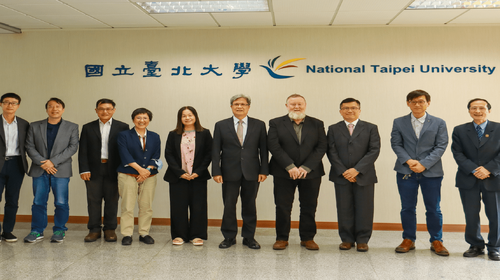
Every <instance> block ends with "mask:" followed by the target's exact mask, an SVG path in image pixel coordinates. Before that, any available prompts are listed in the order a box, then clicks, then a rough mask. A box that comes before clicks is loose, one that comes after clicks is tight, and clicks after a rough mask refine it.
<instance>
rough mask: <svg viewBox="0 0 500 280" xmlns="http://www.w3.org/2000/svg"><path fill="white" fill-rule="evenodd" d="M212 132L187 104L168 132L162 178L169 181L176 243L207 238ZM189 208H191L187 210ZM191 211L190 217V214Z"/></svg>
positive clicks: (201, 241) (171, 217)
mask: <svg viewBox="0 0 500 280" xmlns="http://www.w3.org/2000/svg"><path fill="white" fill-rule="evenodd" d="M211 149H212V135H211V134H210V131H209V130H208V129H205V128H203V127H202V126H201V124H200V121H199V119H198V113H197V112H196V110H195V109H194V108H193V107H191V106H184V107H182V108H180V109H179V112H178V113H177V127H176V128H175V129H174V130H172V131H170V133H169V134H168V139H167V145H166V147H165V159H166V160H167V163H168V169H167V172H166V173H165V176H164V177H163V179H164V180H165V181H167V182H169V185H170V221H171V225H170V232H171V235H172V244H173V245H182V244H184V242H188V241H190V242H192V243H193V245H197V246H199V245H203V240H206V239H207V219H208V217H207V180H209V179H210V178H211V177H210V173H209V172H208V165H209V164H210V161H211V154H210V152H211ZM188 209H189V211H188ZM188 213H189V214H190V217H189V215H188Z"/></svg>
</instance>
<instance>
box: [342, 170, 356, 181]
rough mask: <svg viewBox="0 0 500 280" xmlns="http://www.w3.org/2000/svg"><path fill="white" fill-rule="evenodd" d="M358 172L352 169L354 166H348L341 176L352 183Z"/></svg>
mask: <svg viewBox="0 0 500 280" xmlns="http://www.w3.org/2000/svg"><path fill="white" fill-rule="evenodd" d="M358 174H359V172H358V171H357V170H356V169H354V168H349V169H347V170H346V171H344V173H342V176H344V178H346V179H347V180H348V181H349V182H351V183H354V182H356V176H358Z"/></svg>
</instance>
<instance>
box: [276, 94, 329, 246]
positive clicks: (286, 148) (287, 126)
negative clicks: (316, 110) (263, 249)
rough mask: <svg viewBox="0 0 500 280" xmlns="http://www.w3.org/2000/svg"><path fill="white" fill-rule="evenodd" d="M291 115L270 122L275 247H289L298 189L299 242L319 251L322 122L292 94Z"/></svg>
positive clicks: (324, 143) (288, 105)
mask: <svg viewBox="0 0 500 280" xmlns="http://www.w3.org/2000/svg"><path fill="white" fill-rule="evenodd" d="M285 106H286V108H287V109H288V114H287V115H285V116H283V117H279V118H275V119H272V120H270V121H269V133H268V141H267V146H268V148H269V151H270V152H271V154H272V158H271V162H270V163H269V171H270V173H271V174H272V175H273V176H274V202H275V204H276V242H275V243H274V245H273V249H275V250H283V249H285V248H286V246H288V236H289V234H290V220H291V212H292V204H293V199H294V195H295V189H296V188H297V187H298V189H299V201H300V225H299V233H300V240H301V242H300V245H301V246H305V247H306V248H307V249H309V250H318V249H319V246H318V245H317V244H316V242H314V240H313V239H314V236H315V235H316V220H315V216H316V207H317V204H318V195H319V186H320V184H321V176H323V175H325V170H324V168H323V162H322V160H321V159H322V158H323V156H324V155H325V153H326V150H327V140H326V135H325V127H324V124H323V122H322V121H320V120H318V119H316V118H313V117H310V116H306V113H305V111H306V100H305V98H304V97H303V96H301V95H298V94H292V95H290V96H289V97H288V98H287V99H286V104H285Z"/></svg>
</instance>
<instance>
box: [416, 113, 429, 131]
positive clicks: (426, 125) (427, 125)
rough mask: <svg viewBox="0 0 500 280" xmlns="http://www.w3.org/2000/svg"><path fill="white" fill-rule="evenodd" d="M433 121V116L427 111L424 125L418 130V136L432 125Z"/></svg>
mask: <svg viewBox="0 0 500 280" xmlns="http://www.w3.org/2000/svg"><path fill="white" fill-rule="evenodd" d="M433 121H434V118H433V117H432V116H431V115H429V113H427V117H425V122H424V125H423V126H422V129H421V130H420V136H422V135H424V132H425V131H426V130H427V129H428V128H429V127H430V126H431V125H432V123H433ZM414 134H415V133H414Z"/></svg>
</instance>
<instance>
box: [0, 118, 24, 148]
mask: <svg viewBox="0 0 500 280" xmlns="http://www.w3.org/2000/svg"><path fill="white" fill-rule="evenodd" d="M0 116H2V118H0V121H1V122H2V127H1V129H0V138H2V140H3V142H4V143H5V144H7V141H5V131H4V128H3V115H0ZM17 129H18V131H19V122H17ZM6 147H7V146H6Z"/></svg>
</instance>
